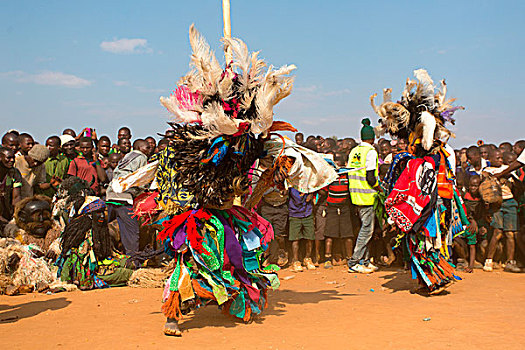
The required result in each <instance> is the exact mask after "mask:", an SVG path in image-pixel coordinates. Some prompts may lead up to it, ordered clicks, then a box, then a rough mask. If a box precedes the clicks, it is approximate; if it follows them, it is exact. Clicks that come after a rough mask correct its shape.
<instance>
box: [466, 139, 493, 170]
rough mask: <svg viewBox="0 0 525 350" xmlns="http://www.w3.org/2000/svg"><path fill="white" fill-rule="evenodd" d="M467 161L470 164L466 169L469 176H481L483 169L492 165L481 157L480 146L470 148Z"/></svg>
mask: <svg viewBox="0 0 525 350" xmlns="http://www.w3.org/2000/svg"><path fill="white" fill-rule="evenodd" d="M467 159H468V162H469V167H467V169H466V173H467V175H468V176H472V175H481V172H482V171H483V169H485V168H486V167H488V166H490V163H489V162H488V161H486V160H485V159H483V158H482V157H481V152H480V150H479V148H478V146H470V147H469V148H468V149H467Z"/></svg>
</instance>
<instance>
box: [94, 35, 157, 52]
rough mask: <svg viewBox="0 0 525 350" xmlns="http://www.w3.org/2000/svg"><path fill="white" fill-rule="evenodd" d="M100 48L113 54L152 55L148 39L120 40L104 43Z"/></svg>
mask: <svg viewBox="0 0 525 350" xmlns="http://www.w3.org/2000/svg"><path fill="white" fill-rule="evenodd" d="M100 48H101V49H102V50H104V51H108V52H111V53H150V52H152V50H151V48H149V47H148V41H147V40H146V39H138V38H137V39H119V40H113V41H103V42H102V43H101V44H100Z"/></svg>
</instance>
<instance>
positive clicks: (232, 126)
mask: <svg viewBox="0 0 525 350" xmlns="http://www.w3.org/2000/svg"><path fill="white" fill-rule="evenodd" d="M190 44H191V46H192V49H193V55H192V57H191V67H192V70H191V71H190V72H189V73H188V74H187V75H186V76H184V77H182V78H181V79H180V81H179V85H178V86H177V88H176V89H175V91H174V92H173V94H172V95H170V96H169V97H167V98H164V97H161V99H160V101H161V103H162V104H163V105H164V106H165V107H166V108H167V109H168V111H169V112H170V113H171V114H172V115H173V117H174V118H175V123H170V125H171V127H172V129H173V130H172V135H170V136H169V137H170V139H171V142H170V145H168V147H167V148H166V149H165V150H164V151H163V152H162V153H160V154H158V155H157V157H156V159H157V160H158V165H157V170H156V182H157V191H158V194H153V195H148V196H145V197H142V198H141V199H140V203H139V204H138V205H136V206H135V213H136V214H137V215H139V216H141V215H142V216H144V215H150V214H151V213H152V212H154V211H155V210H162V211H163V213H164V214H165V217H164V218H163V219H162V220H157V221H155V222H154V224H157V225H162V227H163V229H162V231H161V232H160V233H159V235H158V238H159V240H161V241H162V242H163V244H164V247H165V251H166V252H167V253H168V254H169V255H171V256H172V257H173V259H174V261H175V269H174V271H173V274H172V275H171V276H170V277H169V278H168V280H167V281H166V286H165V290H164V295H163V301H164V305H163V307H162V310H163V312H164V314H165V315H166V316H167V317H168V319H175V320H180V319H181V317H182V315H183V314H185V313H187V312H188V311H189V310H191V309H192V308H195V307H199V306H204V305H206V304H209V303H212V302H213V303H216V304H218V305H219V307H220V308H222V309H223V311H224V312H226V313H229V314H231V315H233V316H235V317H238V318H241V319H243V320H249V319H250V318H251V317H252V316H253V315H257V314H259V313H261V311H262V310H263V309H264V307H265V306H266V305H267V290H268V288H272V289H274V288H277V287H278V286H279V279H278V277H277V275H276V274H275V273H274V270H273V269H272V268H270V269H268V268H266V269H263V268H262V266H261V264H262V261H263V258H262V255H263V252H264V250H265V249H266V247H267V245H268V243H269V241H270V240H272V239H273V228H272V226H271V225H270V224H269V223H268V222H267V221H266V220H264V219H263V218H262V217H260V216H259V215H257V214H256V213H255V212H252V211H251V208H253V206H254V205H256V204H257V203H258V201H259V200H260V198H262V194H263V193H264V192H265V191H266V188H268V187H271V186H274V185H276V184H275V183H274V180H273V179H274V174H275V173H276V172H278V171H284V172H286V173H287V174H291V175H290V181H289V183H288V185H290V186H294V187H296V188H297V189H298V190H299V191H302V192H306V191H310V190H312V192H313V191H315V190H316V189H317V188H322V187H324V186H325V185H326V184H328V183H330V182H331V181H333V178H334V177H335V178H336V177H337V175H336V174H335V171H333V170H329V171H326V170H324V165H326V162H324V161H323V160H322V158H321V157H320V156H319V155H317V154H315V153H313V152H309V151H307V150H305V149H304V148H302V147H300V146H297V145H296V144H295V143H293V142H289V141H287V140H285V139H284V138H283V137H282V136H280V135H278V134H275V132H276V131H282V130H287V131H296V130H295V129H294V128H293V127H292V126H291V125H290V124H288V123H286V122H279V121H274V120H273V106H274V105H276V104H277V103H278V102H279V101H280V100H282V99H283V98H285V97H286V96H288V95H289V94H290V92H291V89H292V84H293V77H290V76H288V74H289V73H290V72H291V71H292V70H294V69H295V66H293V65H291V66H284V67H281V68H280V69H277V70H274V69H273V67H272V66H270V67H269V68H268V69H265V67H266V64H265V62H264V61H262V60H260V59H259V58H258V57H257V53H251V54H250V53H249V52H248V49H247V47H246V45H245V44H244V43H243V42H242V41H241V40H239V39H235V38H233V39H232V38H224V44H225V46H226V48H227V49H230V50H231V51H232V53H233V60H232V61H231V62H227V64H226V67H225V68H222V67H221V66H220V65H219V63H218V61H217V59H216V58H215V55H214V54H213V52H212V51H211V50H210V47H209V46H208V44H207V43H206V41H205V40H204V38H203V37H202V36H201V35H200V34H199V33H198V32H197V30H196V29H195V28H194V27H193V26H191V27H190ZM257 160H260V161H261V162H263V163H265V165H266V166H265V168H266V171H265V172H264V173H263V175H262V176H261V180H260V181H259V182H258V185H257V186H258V187H256V188H255V190H254V193H253V194H252V196H251V197H250V202H249V203H248V204H247V207H248V208H250V209H245V208H243V207H240V206H233V200H234V198H235V197H237V198H239V197H240V198H243V197H244V196H246V195H247V193H248V192H249V191H248V188H249V184H250V180H249V177H248V173H249V171H250V169H251V168H252V167H253V166H254V163H255V162H256V161H257ZM321 165H323V166H321ZM305 174H307V176H305ZM130 185H131V186H132V184H130ZM259 185H260V186H259ZM279 185H280V186H284V185H283V184H279ZM259 196H260V197H259ZM152 199H154V200H155V201H156V203H157V204H158V206H157V208H154V206H152V205H151V200H152Z"/></svg>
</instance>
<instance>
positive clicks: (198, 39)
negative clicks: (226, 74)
mask: <svg viewBox="0 0 525 350" xmlns="http://www.w3.org/2000/svg"><path fill="white" fill-rule="evenodd" d="M190 45H191V48H192V50H193V53H192V55H191V63H192V65H193V66H194V67H195V68H196V69H197V71H198V72H200V75H201V77H202V79H203V85H205V84H209V85H211V86H214V85H215V84H216V82H217V81H218V79H219V78H220V76H221V74H222V68H221V66H220V64H219V62H218V61H217V58H216V57H215V54H214V52H213V51H212V50H211V49H210V45H208V43H207V42H206V40H205V39H204V37H203V36H202V35H201V34H200V33H199V32H198V31H197V29H195V25H193V24H192V25H191V26H190Z"/></svg>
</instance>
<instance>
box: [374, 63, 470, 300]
mask: <svg viewBox="0 0 525 350" xmlns="http://www.w3.org/2000/svg"><path fill="white" fill-rule="evenodd" d="M414 75H415V77H416V80H415V81H414V80H410V79H408V80H407V83H406V87H405V89H404V91H403V93H402V97H401V99H400V100H399V101H398V102H392V101H390V94H391V91H392V90H391V89H385V90H384V92H383V103H382V104H381V105H380V106H376V105H375V104H374V99H375V97H376V95H372V96H371V98H370V101H371V104H372V107H373V108H374V111H375V112H376V113H377V114H378V115H379V117H380V121H379V123H380V124H379V126H378V127H376V128H375V131H376V135H378V136H379V135H383V134H385V133H387V132H388V133H389V134H390V135H392V136H394V137H397V138H403V139H406V140H408V142H409V147H408V151H407V152H402V153H399V154H398V155H396V156H395V157H394V160H393V162H392V164H391V166H390V169H389V172H388V174H387V177H386V180H385V187H386V189H387V193H389V195H388V197H387V199H386V200H385V209H386V212H387V214H388V216H389V219H388V220H389V221H390V222H392V223H394V224H395V225H396V226H397V227H398V229H399V233H398V236H397V238H396V240H397V244H396V247H397V246H404V247H405V248H406V249H407V251H408V253H409V255H410V257H409V262H410V265H411V269H412V276H413V278H415V279H418V280H419V282H420V284H421V285H423V286H425V287H426V288H427V289H428V291H429V292H430V293H434V292H439V291H441V290H442V289H443V288H445V287H446V286H447V285H448V284H449V283H450V282H452V281H454V280H456V279H459V277H457V276H455V275H454V268H453V266H452V265H451V264H450V263H449V262H448V260H449V259H450V246H451V245H452V240H453V238H454V237H456V236H457V235H459V234H462V233H464V230H465V227H466V226H468V220H467V219H466V215H465V208H464V206H463V203H462V202H461V200H460V198H459V196H458V195H457V191H456V189H455V179H454V172H453V169H451V167H450V164H449V162H448V160H447V158H448V156H449V154H448V152H447V151H446V150H445V147H444V146H445V144H446V142H447V140H448V138H449V137H450V136H453V134H452V133H451V132H450V131H449V130H448V129H446V128H445V124H446V123H447V122H450V123H452V124H453V123H454V119H452V115H453V114H454V112H455V111H456V110H458V109H464V108H463V107H455V106H452V105H451V103H452V102H453V101H454V99H452V100H446V99H445V97H446V84H445V81H444V80H442V81H441V89H439V90H438V91H436V87H435V85H434V82H433V81H432V79H431V78H430V76H429V75H428V73H427V72H426V71H425V70H424V69H418V70H416V71H414ZM405 164H406V166H405Z"/></svg>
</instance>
